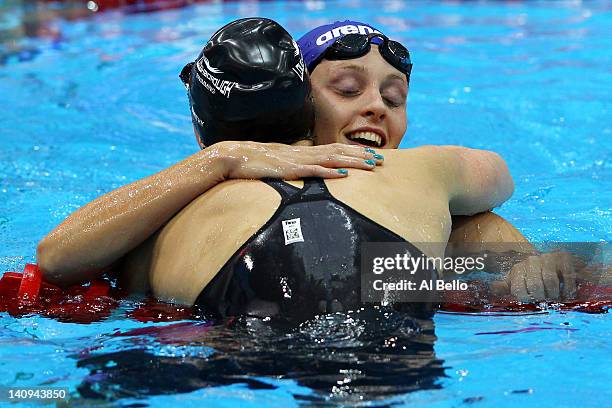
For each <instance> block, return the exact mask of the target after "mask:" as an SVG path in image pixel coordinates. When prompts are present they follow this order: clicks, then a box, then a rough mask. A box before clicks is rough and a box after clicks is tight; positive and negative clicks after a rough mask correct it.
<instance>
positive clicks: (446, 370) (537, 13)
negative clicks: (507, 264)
mask: <svg viewBox="0 0 612 408" xmlns="http://www.w3.org/2000/svg"><path fill="white" fill-rule="evenodd" d="M30 3H31V2H30ZM21 4H28V2H18V1H10V2H2V1H0V11H1V13H0V41H2V42H1V43H0V64H1V65H0V106H1V107H2V109H0V272H4V271H8V270H22V269H23V266H24V265H25V263H26V262H34V261H35V257H34V256H35V250H36V244H37V242H38V241H39V240H40V239H41V238H42V237H43V236H44V235H45V234H46V233H48V232H49V231H50V230H51V229H52V228H53V227H54V226H55V225H57V224H58V223H59V222H61V221H62V220H63V219H64V218H65V217H66V216H67V215H68V214H70V213H71V212H72V211H74V210H75V209H77V208H78V207H79V206H81V205H83V204H85V203H87V202H88V201H90V200H92V199H93V198H95V197H97V196H99V195H101V194H103V193H105V192H108V191H109V190H111V189H114V188H116V187H119V186H121V185H124V184H126V183H129V182H131V181H133V180H136V179H138V178H142V177H144V176H147V175H150V174H152V173H153V172H156V171H158V170H161V169H163V168H165V167H167V166H169V165H171V164H173V163H175V162H177V161H178V160H180V159H182V158H184V157H186V156H187V155H189V154H192V153H194V152H195V151H196V150H197V144H196V143H195V139H194V137H193V133H192V131H191V123H190V116H189V111H188V108H187V100H186V95H185V90H184V88H183V86H182V84H181V83H180V81H179V79H178V73H179V72H180V69H181V68H182V66H183V65H184V64H185V63H186V62H188V61H190V60H192V59H193V58H194V57H195V56H196V55H197V54H198V52H199V50H200V49H201V47H202V45H203V44H204V42H205V41H206V39H207V38H208V37H209V36H210V35H211V34H212V33H213V32H214V31H215V30H216V29H217V28H218V27H220V26H221V25H223V24H225V23H227V22H229V21H231V20H233V19H236V18H239V17H244V16H253V15H262V16H266V17H270V18H273V19H275V20H277V21H279V22H280V23H281V24H283V25H284V26H285V27H286V28H287V29H288V30H289V31H290V32H291V33H292V34H294V35H295V36H296V37H297V36H299V35H301V34H303V33H304V32H306V31H307V30H308V29H310V28H312V27H313V26H315V25H317V24H322V23H326V22H329V21H332V20H334V19H345V18H351V19H355V20H364V21H369V22H371V23H372V24H373V25H375V26H378V27H379V28H381V29H382V30H383V31H384V32H385V33H386V34H387V35H388V36H389V37H392V38H394V39H397V40H400V41H402V42H403V43H404V44H406V45H407V46H408V48H409V49H410V50H411V55H412V60H413V63H414V69H413V73H412V78H411V86H410V94H409V103H408V115H409V127H408V132H407V134H406V137H405V139H404V141H403V143H402V147H412V146H418V145H422V144H457V145H464V146H469V147H477V148H486V149H491V150H495V151H497V152H499V153H500V154H501V155H502V156H503V157H504V158H505V159H506V161H507V162H508V164H509V166H510V170H511V172H512V174H513V176H514V179H515V183H516V191H515V194H514V196H513V198H512V199H511V200H510V201H509V202H508V203H506V204H504V205H503V206H502V207H501V208H500V209H498V210H497V212H498V213H499V214H500V215H502V216H504V217H505V218H506V219H507V220H509V221H510V222H511V223H513V224H514V225H515V226H517V227H518V228H519V229H520V230H521V231H523V232H524V233H525V235H526V236H527V237H528V238H529V239H530V240H534V241H610V238H611V237H612V217H611V216H610V214H611V211H612V209H611V205H610V203H612V200H611V198H612V188H610V180H611V176H612V171H611V169H612V163H611V152H612V150H611V146H612V137H611V136H612V125H611V123H612V122H611V121H610V112H609V109H610V106H611V104H610V102H611V100H612V97H611V96H610V91H609V84H610V83H612V71H611V70H610V67H611V66H612V51H611V50H612V35H611V34H612V29H611V28H610V27H612V8H611V7H610V5H609V3H608V2H605V1H589V2H581V1H568V2H549V1H542V2H520V1H519V2H501V1H495V2H459V1H447V2H420V1H419V2H401V1H383V2H376V3H374V2H369V1H346V2H322V1H315V0H313V1H304V2H295V1H291V2H275V1H266V2H253V1H248V2H211V3H202V4H197V5H193V6H190V7H184V8H179V9H174V10H166V11H160V12H155V13H144V14H132V13H127V12H125V10H121V9H118V10H111V11H108V12H104V13H99V14H95V15H88V14H87V13H86V12H79V13H76V12H71V14H64V17H63V18H54V17H53V13H55V12H56V11H57V10H58V9H60V7H59V5H57V4H55V5H52V8H53V10H55V11H54V12H53V13H50V14H44V18H43V17H41V18H40V20H41V22H40V24H39V25H38V26H36V24H34V25H35V26H36V27H37V28H36V29H35V30H33V29H32V27H31V26H32V23H31V21H32V19H33V18H32V13H33V11H32V9H31V7H25V6H24V7H21ZM24 21H29V22H30V25H29V26H28V27H29V28H28V29H27V30H26V29H24V28H23V27H24V26H25V24H23V22H24ZM139 306H140V301H139V300H137V299H124V300H122V301H121V302H120V306H119V307H118V308H116V309H113V310H112V312H111V314H110V316H109V317H108V318H106V319H103V320H101V321H98V322H95V323H92V324H77V323H70V322H61V321H58V320H56V319H52V318H45V317H41V316H37V315H32V316H25V317H20V318H16V317H13V316H10V315H8V314H6V313H2V314H0V387H4V386H11V387H26V386H39V385H48V386H54V387H68V389H69V391H70V393H71V397H72V399H73V401H72V402H73V403H74V405H77V406H80V405H83V406H86V405H89V404H91V403H93V402H94V401H93V400H94V399H95V400H96V401H95V402H96V403H99V400H100V398H106V399H107V400H108V401H110V403H111V404H113V405H120V406H124V405H130V404H144V405H148V406H168V404H180V405H181V406H205V405H206V406H208V405H219V406H233V405H234V404H242V405H247V404H248V405H253V406H283V407H284V406H292V405H298V404H312V405H319V404H323V403H324V402H325V401H327V402H329V403H334V404H346V405H354V404H356V403H358V402H360V403H363V404H365V405H368V404H371V405H376V406H381V405H386V404H387V405H394V404H396V405H399V406H402V405H405V406H434V407H438V406H439V407H447V406H461V405H474V406H482V407H488V406H490V407H498V406H555V407H575V406H592V407H598V408H599V407H603V406H606V405H607V404H609V401H610V400H612V392H611V391H610V390H611V388H610V386H609V384H610V381H611V380H612V375H611V372H610V368H609V361H610V360H609V356H610V352H611V347H610V329H611V327H612V325H611V323H610V318H609V316H608V315H607V314H585V313H577V312H566V311H564V312H562V311H556V310H550V311H545V312H543V313H534V314H526V313H523V314H504V315H492V314H488V315H487V314H478V315H459V314H445V313H439V314H437V315H436V317H435V318H434V321H433V324H434V325H435V331H434V327H430V328H429V330H425V331H423V332H419V333H413V332H410V331H408V332H406V328H405V327H404V326H402V325H401V324H400V323H398V322H396V321H394V320H393V319H386V320H385V319H382V320H379V321H378V322H379V324H380V325H381V326H376V325H374V326H373V327H366V328H363V327H361V326H359V325H357V324H355V322H346V321H341V322H334V321H325V320H323V321H318V322H315V323H313V327H310V328H308V327H307V328H304V330H302V331H298V332H293V333H292V334H291V335H288V336H287V337H286V338H284V337H283V338H282V340H278V338H279V334H278V333H280V332H279V331H278V330H280V329H279V328H276V327H272V326H267V325H263V326H262V325H259V324H258V323H256V322H237V323H236V324H235V327H232V328H228V327H225V326H221V327H219V326H212V327H208V326H207V325H206V324H204V323H202V322H199V321H192V320H190V319H183V320H179V321H169V322H163V321H162V322H146V323H143V322H140V321H138V320H134V319H128V318H126V314H129V313H130V312H131V311H133V310H134V309H136V308H138V307H139ZM161 320H163V319H161ZM332 320H333V319H332ZM355 320H356V321H359V319H358V317H357V318H356V319H355ZM177 325H178V326H177ZM398 327H399V329H398ZM402 327H403V328H402ZM398 330H399V332H398ZM253 333H255V334H253ZM404 347H405V348H404ZM404 350H406V351H404ZM360 370H361V371H360ZM153 373H157V374H155V375H154V374H153ZM245 373H246V375H245ZM364 376H366V377H364ZM158 377H159V378H158ZM139 378H141V379H139ZM364 378H365V379H364ZM172 379H174V380H172ZM606 401H607V402H606Z"/></svg>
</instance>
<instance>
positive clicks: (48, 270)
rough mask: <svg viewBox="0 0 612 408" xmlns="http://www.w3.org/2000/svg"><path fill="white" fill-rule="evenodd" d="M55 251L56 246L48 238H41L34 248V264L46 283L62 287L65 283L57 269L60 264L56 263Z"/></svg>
mask: <svg viewBox="0 0 612 408" xmlns="http://www.w3.org/2000/svg"><path fill="white" fill-rule="evenodd" d="M56 249H57V245H54V243H53V240H52V238H50V237H49V236H46V237H45V238H43V239H42V240H41V241H40V242H39V243H38V247H37V248H36V263H37V264H38V268H39V269H40V271H41V272H42V274H43V278H44V280H45V281H46V282H49V283H52V284H55V285H62V284H65V283H64V279H63V277H62V274H61V272H60V268H58V264H59V263H60V262H58V256H57V254H56V252H57V251H56Z"/></svg>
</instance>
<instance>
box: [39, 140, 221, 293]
mask: <svg viewBox="0 0 612 408" xmlns="http://www.w3.org/2000/svg"><path fill="white" fill-rule="evenodd" d="M222 160H223V159H222V158H220V157H219V156H218V155H217V154H216V152H215V151H210V152H206V151H203V152H199V153H196V154H195V155H193V156H190V157H189V158H187V159H185V160H183V161H181V162H179V163H177V164H176V165H174V166H172V167H170V168H168V169H166V170H163V171H161V172H159V173H156V174H153V175H152V176H149V177H147V178H145V179H142V180H139V181H136V182H134V183H131V184H129V185H126V186H124V187H121V188H119V189H117V190H114V191H111V192H110V193H108V194H106V195H104V196H102V197H100V198H98V199H96V200H94V201H92V202H91V203H89V204H87V205H86V206H84V207H82V208H80V209H79V210H77V211H76V212H75V213H73V214H72V215H70V216H69V217H68V218H67V219H66V220H65V221H64V222H62V223H61V224H60V225H59V226H58V227H57V228H55V229H54V230H53V231H52V232H51V233H50V234H49V235H47V236H46V237H45V238H44V239H43V240H42V241H41V242H40V243H39V245H38V250H37V261H38V263H39V265H40V267H41V269H42V271H43V273H44V276H45V278H46V279H47V280H49V281H51V282H56V283H58V284H71V283H75V282H78V281H83V280H88V279H91V278H92V277H94V276H96V275H97V274H98V273H99V272H100V271H101V270H103V269H104V268H106V267H108V266H109V265H110V264H112V263H113V262H115V261H116V260H118V259H119V258H121V257H122V256H123V255H125V254H126V253H127V252H129V251H130V250H132V249H133V248H135V247H136V246H137V245H139V244H140V243H142V242H143V241H144V240H146V239H147V238H148V237H149V236H150V235H151V234H153V233H154V232H155V231H156V230H157V229H159V228H160V227H161V226H162V225H163V224H165V223H166V222H167V221H168V220H169V219H170V218H171V217H172V216H173V215H174V214H176V212H178V211H179V210H180V209H181V208H183V207H184V206H185V205H187V204H188V203H189V202H191V201H192V200H193V199H194V198H196V197H197V196H199V195H200V194H202V193H203V192H205V191H207V190H208V189H210V188H211V187H213V186H214V185H216V184H218V183H219V182H221V181H222V180H223V179H224V171H225V168H224V167H223V165H224V162H223V161H222Z"/></svg>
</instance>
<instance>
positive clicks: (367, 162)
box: [365, 159, 376, 166]
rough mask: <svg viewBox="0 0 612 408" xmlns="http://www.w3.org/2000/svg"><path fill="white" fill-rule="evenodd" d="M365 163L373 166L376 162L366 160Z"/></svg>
mask: <svg viewBox="0 0 612 408" xmlns="http://www.w3.org/2000/svg"><path fill="white" fill-rule="evenodd" d="M365 162H366V164H369V165H370V166H375V165H376V162H375V161H374V160H370V159H368V160H366V161H365Z"/></svg>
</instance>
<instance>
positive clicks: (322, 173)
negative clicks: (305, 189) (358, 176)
mask: <svg viewBox="0 0 612 408" xmlns="http://www.w3.org/2000/svg"><path fill="white" fill-rule="evenodd" d="M295 174H296V177H295V178H296V179H300V178H304V177H321V178H343V177H346V176H348V170H347V169H332V168H328V167H323V166H317V165H304V166H299V167H298V168H297V169H296V172H295Z"/></svg>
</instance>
